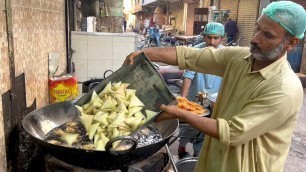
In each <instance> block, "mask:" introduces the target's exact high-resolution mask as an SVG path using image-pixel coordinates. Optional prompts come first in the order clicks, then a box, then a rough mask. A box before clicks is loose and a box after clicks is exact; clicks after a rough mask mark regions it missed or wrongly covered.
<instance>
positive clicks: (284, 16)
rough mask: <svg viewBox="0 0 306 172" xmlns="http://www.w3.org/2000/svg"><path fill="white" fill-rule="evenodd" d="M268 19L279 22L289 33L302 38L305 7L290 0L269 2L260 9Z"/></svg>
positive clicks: (305, 17) (304, 26) (305, 27)
mask: <svg viewBox="0 0 306 172" xmlns="http://www.w3.org/2000/svg"><path fill="white" fill-rule="evenodd" d="M262 13H263V14H265V15H267V16H268V17H269V18H270V19H272V20H274V21H275V22H277V23H279V24H280V25H281V26H282V27H284V28H285V29H286V30H287V31H288V32H289V33H290V34H292V35H294V36H296V37H298V38H299V39H302V38H303V37H304V32H305V30H306V12H305V9H304V8H303V7H302V6H301V5H299V4H296V3H294V2H291V1H278V2H272V3H270V4H269V5H268V6H267V7H266V8H265V9H263V11H262Z"/></svg>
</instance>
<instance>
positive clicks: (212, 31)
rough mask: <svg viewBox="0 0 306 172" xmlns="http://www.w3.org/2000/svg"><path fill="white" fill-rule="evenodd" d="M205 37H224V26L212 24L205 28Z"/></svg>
mask: <svg viewBox="0 0 306 172" xmlns="http://www.w3.org/2000/svg"><path fill="white" fill-rule="evenodd" d="M203 35H220V36H224V26H223V25H222V24H221V23H217V22H210V23H208V24H207V25H206V26H205V28H204V32H203Z"/></svg>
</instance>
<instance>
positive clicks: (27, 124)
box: [22, 54, 178, 170]
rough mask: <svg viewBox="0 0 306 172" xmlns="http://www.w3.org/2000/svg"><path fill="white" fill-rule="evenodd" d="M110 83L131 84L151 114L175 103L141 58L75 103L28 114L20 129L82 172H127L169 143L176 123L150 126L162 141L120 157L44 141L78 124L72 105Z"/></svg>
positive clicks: (107, 152)
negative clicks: (70, 124)
mask: <svg viewBox="0 0 306 172" xmlns="http://www.w3.org/2000/svg"><path fill="white" fill-rule="evenodd" d="M110 81H112V82H114V81H116V82H118V81H122V82H128V83H130V86H129V88H134V89H136V90H137V92H136V95H137V97H139V99H140V100H141V101H142V102H143V103H144V104H145V108H147V109H150V110H153V111H159V106H160V104H162V103H163V104H169V103H171V102H172V101H173V100H174V99H175V98H174V96H173V95H172V94H171V93H170V91H169V89H168V88H167V86H166V84H165V82H164V81H163V79H162V77H161V75H160V74H159V73H158V72H157V71H156V69H155V68H154V66H153V65H152V63H151V62H150V61H149V60H148V59H147V58H146V56H145V55H144V54H141V55H139V56H138V57H137V58H135V61H134V64H133V65H123V66H122V67H121V68H120V69H119V70H117V71H115V72H114V73H113V74H111V75H110V76H109V77H107V78H105V79H103V81H102V82H101V83H100V84H98V85H97V86H96V87H95V88H94V89H93V90H91V91H89V92H88V93H87V94H85V95H84V96H82V97H81V98H80V99H78V100H77V101H76V102H75V103H72V102H70V101H66V102H61V103H56V104H52V105H49V106H46V107H43V108H41V109H38V110H36V111H33V112H32V113H30V114H28V115H27V116H26V117H25V118H24V119H23V121H22V125H23V128H24V129H25V130H26V132H28V133H29V134H30V135H31V136H32V137H33V138H34V140H35V141H37V143H38V144H39V145H40V146H42V147H43V148H44V149H45V150H46V151H48V152H49V153H50V154H51V155H53V156H55V157H56V158H58V159H60V160H62V161H64V162H67V163H69V164H72V165H75V166H79V167H83V168H90V169H101V170H113V169H126V168H127V167H128V166H129V165H132V164H134V163H136V162H139V161H141V160H144V159H146V158H148V157H149V156H151V155H153V154H154V153H155V152H157V151H158V150H160V149H161V148H162V147H163V146H164V145H165V144H166V143H167V142H168V141H169V139H170V137H171V136H172V135H173V134H174V132H175V130H176V129H177V128H178V120H176V119H175V120H168V121H163V122H159V123H155V122H152V123H151V125H153V126H155V127H156V128H157V129H158V130H159V132H160V133H161V134H162V137H163V139H162V140H161V141H159V142H156V143H153V144H150V145H147V146H143V147H137V148H135V149H129V150H128V151H123V152H120V153H114V152H110V151H95V150H90V151H89V150H84V149H76V148H69V147H64V146H58V145H54V144H51V143H48V142H46V141H44V138H45V136H46V134H47V133H48V132H49V131H51V130H52V129H54V128H56V127H58V126H60V125H62V124H64V123H66V122H70V121H78V120H79V117H78V116H79V112H78V111H77V109H76V108H75V107H74V105H80V106H81V105H83V104H85V103H86V102H88V101H89V100H90V98H91V95H92V92H93V91H94V90H95V91H96V92H98V93H99V92H100V91H102V89H103V88H104V87H105V85H106V84H107V83H108V82H110Z"/></svg>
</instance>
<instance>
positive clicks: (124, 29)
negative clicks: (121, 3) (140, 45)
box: [123, 17, 127, 32]
mask: <svg viewBox="0 0 306 172" xmlns="http://www.w3.org/2000/svg"><path fill="white" fill-rule="evenodd" d="M126 24H127V21H126V19H125V17H124V18H123V31H124V32H126Z"/></svg>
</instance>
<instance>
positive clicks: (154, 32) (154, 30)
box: [149, 22, 161, 47]
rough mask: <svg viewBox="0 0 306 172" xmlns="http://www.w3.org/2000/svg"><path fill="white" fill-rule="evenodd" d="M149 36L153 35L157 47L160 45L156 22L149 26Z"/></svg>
mask: <svg viewBox="0 0 306 172" xmlns="http://www.w3.org/2000/svg"><path fill="white" fill-rule="evenodd" d="M149 35H150V36H152V37H154V39H155V41H156V46H157V47H161V43H160V33H159V27H158V25H157V24H156V22H153V23H152V26H151V28H150V33H149Z"/></svg>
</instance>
